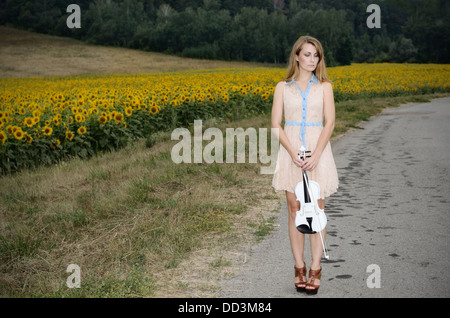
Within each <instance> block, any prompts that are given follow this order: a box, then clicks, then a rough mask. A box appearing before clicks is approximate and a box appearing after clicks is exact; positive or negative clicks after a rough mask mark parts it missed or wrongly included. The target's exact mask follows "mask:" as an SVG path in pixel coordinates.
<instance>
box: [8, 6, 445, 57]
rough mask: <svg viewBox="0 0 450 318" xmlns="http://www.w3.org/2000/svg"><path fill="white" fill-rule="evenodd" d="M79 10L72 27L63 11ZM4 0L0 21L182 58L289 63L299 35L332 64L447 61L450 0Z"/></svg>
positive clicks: (33, 29)
mask: <svg viewBox="0 0 450 318" xmlns="http://www.w3.org/2000/svg"><path fill="white" fill-rule="evenodd" d="M74 2H76V3H77V4H78V5H79V6H80V8H81V28H79V29H76V28H74V29H70V28H68V27H67V24H66V20H67V17H68V16H69V13H67V12H66V8H67V6H68V5H69V4H71V3H74ZM371 2H373V1H367V0H366V1H364V0H353V1H345V0H316V1H306V0H222V1H219V0H186V1H178V0H144V1H138V0H94V1H87V0H36V1H27V0H2V1H0V24H1V25H11V26H15V27H19V28H23V29H26V30H30V31H35V32H40V33H46V34H52V35H59V36H68V37H72V38H77V39H80V40H83V41H86V42H89V43H95V44H102V45H112V46H123V47H129V48H135V49H140V50H148V51H157V52H164V53H169V54H176V55H180V56H185V57H195V58H204V59H221V60H243V61H256V62H266V63H286V60H287V57H288V56H289V51H290V49H291V46H292V44H293V43H294V42H295V40H296V39H297V38H298V37H299V36H300V35H312V36H314V37H317V38H318V39H319V40H321V42H322V44H323V46H324V49H325V56H326V60H327V63H328V65H329V66H334V65H346V64H350V63H351V62H360V63H361V62H368V63H372V62H400V63H402V62H418V63H429V62H432V63H449V62H450V52H449V48H450V35H449V32H448V30H450V22H449V19H447V17H448V16H450V14H449V13H450V2H449V1H446V0H416V1H407V0H379V1H377V4H378V5H379V7H380V13H381V14H380V16H381V27H380V28H372V29H371V28H369V27H368V26H367V18H368V17H369V16H370V12H366V10H367V6H368V5H369V4H370V3H371Z"/></svg>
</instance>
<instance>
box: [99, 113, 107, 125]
mask: <svg viewBox="0 0 450 318" xmlns="http://www.w3.org/2000/svg"><path fill="white" fill-rule="evenodd" d="M98 121H99V122H100V123H102V124H106V122H107V121H108V118H107V117H106V116H103V115H102V116H100V117H99V118H98Z"/></svg>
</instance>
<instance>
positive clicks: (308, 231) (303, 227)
mask: <svg viewBox="0 0 450 318" xmlns="http://www.w3.org/2000/svg"><path fill="white" fill-rule="evenodd" d="M297 230H299V231H300V232H302V233H303V234H316V233H317V232H316V231H313V230H311V228H310V227H309V226H308V225H306V224H300V225H299V226H297Z"/></svg>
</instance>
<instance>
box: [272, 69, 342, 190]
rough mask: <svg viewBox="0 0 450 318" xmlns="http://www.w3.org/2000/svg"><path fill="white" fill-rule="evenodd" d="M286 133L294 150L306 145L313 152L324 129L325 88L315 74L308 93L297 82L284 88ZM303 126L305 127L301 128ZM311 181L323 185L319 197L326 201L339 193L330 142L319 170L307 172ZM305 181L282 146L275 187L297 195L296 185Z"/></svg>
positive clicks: (291, 82) (275, 173) (321, 159)
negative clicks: (295, 192)
mask: <svg viewBox="0 0 450 318" xmlns="http://www.w3.org/2000/svg"><path fill="white" fill-rule="evenodd" d="M283 101H284V106H283V110H284V119H285V126H284V132H285V134H286V136H287V138H288V140H289V142H290V143H291V145H292V146H293V147H294V148H295V149H300V147H301V146H302V145H303V144H304V145H305V148H306V150H307V151H309V150H310V151H311V153H312V152H314V150H315V148H316V145H317V141H318V140H319V137H320V134H321V132H322V130H323V125H322V121H323V116H324V115H323V87H322V84H320V83H319V81H318V79H317V78H316V76H315V75H313V76H312V78H311V80H310V81H309V83H308V88H307V90H306V91H305V92H303V91H301V89H300V87H299V85H298V84H297V83H296V82H295V81H293V80H292V81H290V82H286V83H285V86H284V96H283ZM302 126H303V127H302ZM307 175H308V178H309V180H313V181H316V182H317V183H318V184H319V186H320V198H321V199H325V198H326V197H328V196H330V195H331V194H333V193H335V192H336V191H337V188H338V186H339V179H338V174H337V169H336V164H335V162H334V158H333V153H332V151H331V145H330V142H328V144H327V145H326V147H325V149H324V151H323V152H322V155H321V156H320V159H319V162H318V165H317V167H316V168H315V169H314V170H313V171H307ZM301 181H302V170H301V168H299V167H297V166H296V165H295V164H294V162H293V161H292V158H291V156H290V155H289V153H288V152H287V150H286V149H285V148H284V147H283V145H281V144H280V149H279V152H278V159H277V164H276V167H275V172H274V175H273V180H272V186H273V188H274V189H275V191H289V192H292V193H294V189H295V186H296V185H297V183H299V182H301Z"/></svg>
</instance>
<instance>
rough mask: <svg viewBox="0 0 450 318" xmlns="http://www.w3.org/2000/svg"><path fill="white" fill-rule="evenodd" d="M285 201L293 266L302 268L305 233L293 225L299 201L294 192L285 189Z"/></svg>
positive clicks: (298, 208)
mask: <svg viewBox="0 0 450 318" xmlns="http://www.w3.org/2000/svg"><path fill="white" fill-rule="evenodd" d="M286 201H287V206H288V212H289V222H288V223H289V224H288V225H289V239H290V241H291V249H292V255H293V256H294V260H295V266H296V267H297V268H302V267H303V266H305V263H304V261H303V251H304V248H305V234H303V233H301V232H300V231H299V230H297V227H296V226H295V216H296V214H297V213H296V212H297V211H298V210H300V202H298V201H297V197H296V196H295V194H294V193H291V192H288V191H286Z"/></svg>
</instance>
